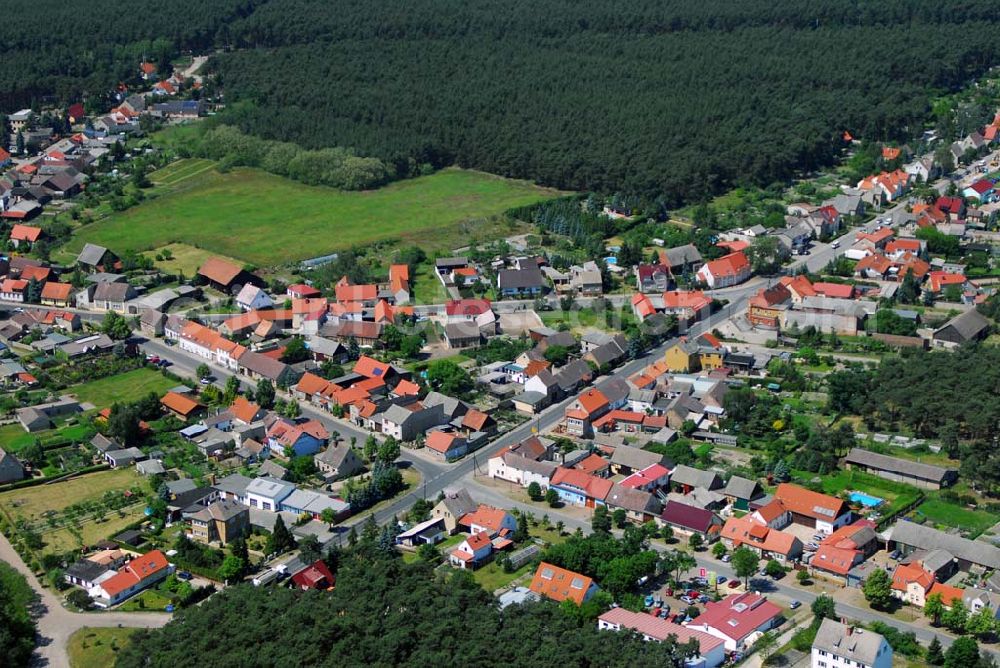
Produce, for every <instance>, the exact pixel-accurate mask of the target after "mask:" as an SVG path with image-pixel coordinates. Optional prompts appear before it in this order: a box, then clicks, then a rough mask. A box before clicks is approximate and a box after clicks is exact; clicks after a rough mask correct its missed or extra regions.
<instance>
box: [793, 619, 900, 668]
mask: <svg viewBox="0 0 1000 668" xmlns="http://www.w3.org/2000/svg"><path fill="white" fill-rule="evenodd" d="M812 649H813V652H826V653H828V654H830V655H833V656H839V657H840V659H841V660H842V661H844V662H845V663H843V665H845V666H846V665H851V664H849V663H847V662H850V661H853V662H854V664H853V665H857V666H860V667H863V668H889V667H890V666H891V665H892V647H890V646H889V643H888V642H886V639H885V638H883V637H882V636H881V635H879V634H878V633H875V632H874V631H869V630H868V629H865V628H861V626H857V627H854V626H848V625H847V624H841V623H840V622H838V621H836V620H834V619H829V618H827V619H824V620H823V623H822V624H820V626H819V630H818V631H817V632H816V639H815V640H813V644H812ZM814 656H815V655H814ZM814 665H815V663H814ZM837 665H840V664H839V663H838V664H837Z"/></svg>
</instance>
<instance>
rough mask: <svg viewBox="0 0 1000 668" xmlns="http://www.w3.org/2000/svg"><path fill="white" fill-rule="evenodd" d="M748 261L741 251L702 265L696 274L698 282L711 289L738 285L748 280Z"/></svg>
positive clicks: (749, 271)
mask: <svg viewBox="0 0 1000 668" xmlns="http://www.w3.org/2000/svg"><path fill="white" fill-rule="evenodd" d="M750 274H751V268H750V260H748V259H747V256H746V255H744V254H743V252H742V251H737V252H735V253H730V254H729V255H724V256H722V257H720V258H719V259H718V260H710V261H709V262H706V263H705V264H704V265H702V267H701V269H699V270H698V273H697V274H696V276H697V278H698V280H699V281H701V282H702V283H705V284H706V285H707V286H708V287H710V288H712V289H717V288H728V287H730V286H732V285H739V284H740V283H742V282H743V281H745V280H747V279H748V278H750Z"/></svg>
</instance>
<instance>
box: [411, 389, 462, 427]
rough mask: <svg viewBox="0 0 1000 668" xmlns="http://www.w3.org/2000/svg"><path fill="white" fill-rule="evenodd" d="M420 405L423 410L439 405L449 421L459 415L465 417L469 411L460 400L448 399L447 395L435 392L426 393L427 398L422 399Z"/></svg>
mask: <svg viewBox="0 0 1000 668" xmlns="http://www.w3.org/2000/svg"><path fill="white" fill-rule="evenodd" d="M421 403H422V404H423V406H424V408H432V407H434V406H438V405H440V406H441V410H442V411H443V412H444V415H445V417H447V418H448V419H450V420H453V419H455V418H456V417H458V416H460V415H465V414H466V412H468V410H469V407H468V406H467V405H466V404H465V402H463V401H461V400H460V399H456V398H454V397H449V396H448V395H447V394H441V393H440V392H437V391H434V392H428V393H427V396H426V397H424V400H423V401H422V402H421Z"/></svg>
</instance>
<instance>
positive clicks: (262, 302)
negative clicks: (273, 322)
mask: <svg viewBox="0 0 1000 668" xmlns="http://www.w3.org/2000/svg"><path fill="white" fill-rule="evenodd" d="M236 305H237V306H239V307H240V308H241V309H243V310H244V311H255V310H257V309H261V308H271V307H272V306H274V301H273V300H272V299H271V297H270V296H269V295H268V294H267V293H266V292H264V291H263V290H261V289H260V288H259V287H257V286H256V285H253V284H252V283H247V284H246V285H244V286H243V289H242V290H240V293H239V294H238V295H236Z"/></svg>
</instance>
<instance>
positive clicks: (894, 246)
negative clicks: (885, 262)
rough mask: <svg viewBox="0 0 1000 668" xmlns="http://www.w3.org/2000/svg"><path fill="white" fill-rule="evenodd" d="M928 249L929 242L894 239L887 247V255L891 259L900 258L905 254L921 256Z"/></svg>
mask: <svg viewBox="0 0 1000 668" xmlns="http://www.w3.org/2000/svg"><path fill="white" fill-rule="evenodd" d="M926 248H927V242H926V241H923V240H921V239H910V238H904V239H893V240H892V241H890V242H889V243H887V244H886V245H885V254H886V256H888V257H891V258H895V257H899V256H901V255H903V254H904V253H912V254H914V255H920V254H921V253H923V252H924V250H925V249H926Z"/></svg>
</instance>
